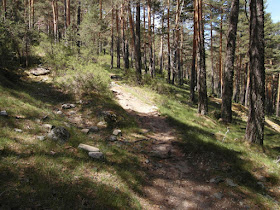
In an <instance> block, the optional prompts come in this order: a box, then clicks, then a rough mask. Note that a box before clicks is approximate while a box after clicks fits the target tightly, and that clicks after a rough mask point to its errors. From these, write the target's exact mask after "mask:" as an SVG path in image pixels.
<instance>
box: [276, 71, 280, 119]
mask: <svg viewBox="0 0 280 210" xmlns="http://www.w3.org/2000/svg"><path fill="white" fill-rule="evenodd" d="M279 106H280V73H279V76H278V93H277V101H276V116H277V117H279Z"/></svg>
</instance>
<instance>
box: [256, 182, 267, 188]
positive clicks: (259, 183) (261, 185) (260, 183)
mask: <svg viewBox="0 0 280 210" xmlns="http://www.w3.org/2000/svg"><path fill="white" fill-rule="evenodd" d="M257 185H259V186H260V187H261V188H262V189H265V186H264V183H262V182H257Z"/></svg>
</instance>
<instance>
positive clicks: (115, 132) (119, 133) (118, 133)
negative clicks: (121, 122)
mask: <svg viewBox="0 0 280 210" xmlns="http://www.w3.org/2000/svg"><path fill="white" fill-rule="evenodd" d="M113 135H114V136H121V135H122V131H121V130H120V129H115V130H114V131H113Z"/></svg>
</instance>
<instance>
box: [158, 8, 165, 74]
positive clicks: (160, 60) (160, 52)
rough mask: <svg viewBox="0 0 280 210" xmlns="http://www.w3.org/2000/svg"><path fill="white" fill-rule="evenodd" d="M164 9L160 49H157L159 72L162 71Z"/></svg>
mask: <svg viewBox="0 0 280 210" xmlns="http://www.w3.org/2000/svg"><path fill="white" fill-rule="evenodd" d="M163 23H164V11H163V14H162V18H161V36H160V51H159V73H160V74H162V71H163V32H164V25H163Z"/></svg>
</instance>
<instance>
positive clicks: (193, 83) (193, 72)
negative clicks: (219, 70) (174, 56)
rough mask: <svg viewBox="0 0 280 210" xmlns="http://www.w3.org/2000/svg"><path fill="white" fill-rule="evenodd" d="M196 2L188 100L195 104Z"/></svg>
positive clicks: (196, 1)
mask: <svg viewBox="0 0 280 210" xmlns="http://www.w3.org/2000/svg"><path fill="white" fill-rule="evenodd" d="M197 4H198V0H194V1H193V6H194V15H193V25H194V26H193V52H192V70H191V84H190V94H191V95H190V98H191V101H192V102H193V103H195V91H194V90H195V86H196V82H195V81H196V68H195V67H196V58H197V30H198V28H197V23H198V6H197Z"/></svg>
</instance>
